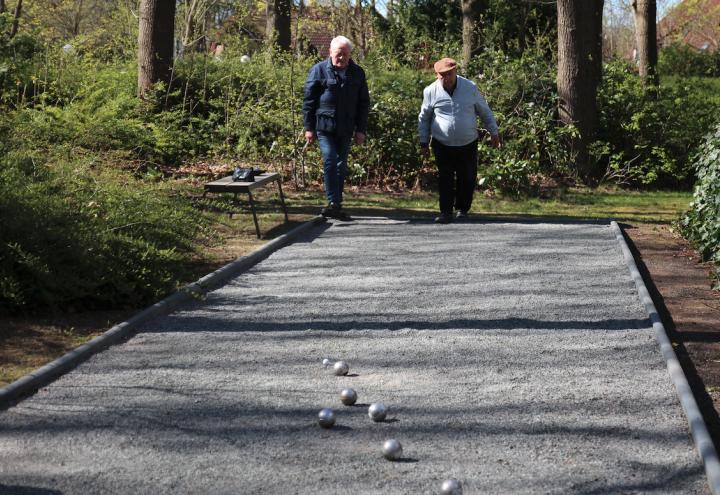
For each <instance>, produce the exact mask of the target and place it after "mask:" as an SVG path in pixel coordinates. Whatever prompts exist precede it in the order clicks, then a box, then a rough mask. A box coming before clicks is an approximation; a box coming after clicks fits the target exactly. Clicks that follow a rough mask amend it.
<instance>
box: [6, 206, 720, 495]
mask: <svg viewBox="0 0 720 495" xmlns="http://www.w3.org/2000/svg"><path fill="white" fill-rule="evenodd" d="M324 357H330V358H335V359H340V358H341V359H344V360H346V361H348V362H349V364H350V375H349V376H347V377H336V376H333V375H332V374H331V373H329V372H328V371H326V370H324V369H323V367H322V365H321V361H322V359H323V358H324ZM345 386H351V387H353V388H355V389H356V390H357V392H358V395H359V399H358V405H356V406H353V407H346V406H343V405H342V404H341V403H340V401H339V391H340V390H341V389H342V388H343V387H345ZM377 401H380V402H384V403H385V404H386V405H387V406H388V407H389V408H390V414H389V416H388V418H389V419H388V420H387V421H386V422H384V423H373V422H372V421H370V420H369V419H368V417H367V406H368V405H369V403H371V402H377ZM323 407H333V408H334V409H335V411H336V413H337V416H338V422H337V426H336V427H335V428H334V429H331V430H323V429H321V428H319V427H318V426H317V424H316V417H317V413H318V411H319V410H320V409H321V408H323ZM386 438H397V439H398V440H400V441H401V442H402V444H403V447H404V458H403V459H402V460H401V462H395V463H392V462H389V461H386V460H385V459H383V458H382V455H381V447H382V442H383V440H384V439H386ZM449 477H455V478H457V479H459V480H460V481H461V482H462V483H463V486H464V488H465V493H466V494H468V493H492V494H515V493H533V494H534V493H552V494H560V493H563V494H564V493H583V494H599V493H682V494H689V493H708V488H707V484H706V480H705V476H704V473H703V467H702V464H701V461H700V459H699V456H698V455H697V453H696V452H695V451H694V449H693V446H692V441H691V438H690V436H689V432H688V428H687V424H686V420H685V417H684V415H683V413H682V410H681V407H680V404H679V401H678V399H677V396H676V393H675V391H674V389H673V386H672V384H671V382H670V379H669V377H668V374H667V370H666V367H665V363H664V361H663V359H662V356H661V355H660V352H659V350H658V345H657V343H656V341H655V339H654V336H653V331H652V328H651V327H650V322H649V320H648V318H647V314H646V313H645V310H644V308H643V307H642V306H641V304H640V301H639V300H638V296H637V291H636V289H635V286H634V283H633V281H632V280H631V278H630V275H629V272H628V269H627V266H626V265H625V263H624V262H623V258H622V254H621V250H620V247H619V246H618V244H617V241H616V239H615V238H614V235H613V234H612V232H611V230H610V227H609V226H607V225H597V224H581V223H578V224H551V223H483V222H468V223H455V224H452V225H448V226H438V225H434V224H430V223H427V222H422V221H399V220H389V219H382V218H364V219H360V220H358V221H356V222H352V223H345V224H341V223H335V224H332V225H330V226H328V227H327V228H326V229H325V230H322V232H321V233H320V231H317V232H316V234H315V235H311V236H309V237H306V238H305V239H303V240H302V241H301V242H297V243H295V244H293V245H291V246H288V247H286V248H283V249H282V250H280V251H278V252H276V253H275V254H273V255H272V256H271V257H270V258H268V259H267V260H265V261H263V262H262V263H260V264H259V265H257V266H255V267H254V268H252V269H251V270H250V271H248V272H246V273H245V274H243V275H241V276H238V277H236V278H234V279H232V280H231V281H230V282H229V283H228V284H227V285H225V286H224V287H222V288H220V289H218V290H216V291H214V292H211V293H210V294H208V295H207V298H206V299H205V300H204V301H198V302H196V303H193V305H191V306H187V307H184V308H183V309H182V310H179V311H176V312H174V313H172V314H171V315H169V316H166V317H163V318H159V319H157V320H153V321H152V322H150V323H148V324H147V325H146V328H145V329H144V331H143V332H142V333H140V334H139V335H138V336H136V337H135V338H133V339H132V340H130V341H129V342H127V343H125V344H123V345H120V346H116V347H113V348H111V349H109V350H107V351H105V352H103V353H101V354H98V355H96V356H94V357H93V358H91V359H90V360H89V361H88V362H86V363H85V364H83V365H81V366H80V367H79V368H77V369H76V370H75V371H73V372H71V373H69V374H67V375H65V376H64V377H62V378H60V379H58V380H57V381H56V382H54V383H53V384H52V385H51V386H49V387H47V388H45V389H42V390H41V391H40V392H39V393H38V394H36V395H35V396H33V397H31V398H29V399H27V400H25V401H23V402H21V403H20V404H19V405H17V406H15V407H13V408H10V409H9V410H7V411H4V412H0V494H2V493H63V494H86V493H127V494H133V495H136V494H141V493H148V494H150V493H152V494H163V493H168V494H170V493H172V494H176V493H228V494H230V493H283V494H285V493H408V494H416V493H438V492H439V489H440V486H441V484H442V481H443V480H444V479H446V478H449Z"/></svg>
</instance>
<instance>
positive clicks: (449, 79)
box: [435, 69, 457, 90]
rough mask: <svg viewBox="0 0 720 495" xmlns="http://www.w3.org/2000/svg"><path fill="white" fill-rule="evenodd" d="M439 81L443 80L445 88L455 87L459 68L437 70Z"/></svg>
mask: <svg viewBox="0 0 720 495" xmlns="http://www.w3.org/2000/svg"><path fill="white" fill-rule="evenodd" d="M435 75H436V76H437V78H438V80H439V81H442V85H443V88H445V89H447V90H450V89H452V88H454V87H455V82H457V69H451V70H449V71H447V72H436V73H435Z"/></svg>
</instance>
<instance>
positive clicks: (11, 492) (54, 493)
mask: <svg viewBox="0 0 720 495" xmlns="http://www.w3.org/2000/svg"><path fill="white" fill-rule="evenodd" d="M0 495H62V492H61V491H58V490H50V489H47V488H37V487H34V486H19V485H0Z"/></svg>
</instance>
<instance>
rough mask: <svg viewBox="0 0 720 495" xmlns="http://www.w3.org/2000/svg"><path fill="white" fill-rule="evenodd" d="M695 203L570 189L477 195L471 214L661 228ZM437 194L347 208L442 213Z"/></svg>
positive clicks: (299, 196)
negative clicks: (542, 195) (541, 194)
mask: <svg viewBox="0 0 720 495" xmlns="http://www.w3.org/2000/svg"><path fill="white" fill-rule="evenodd" d="M290 197H291V204H292V205H298V206H299V205H306V206H307V205H313V206H315V207H317V206H319V205H322V204H323V203H324V198H323V195H322V193H321V192H319V191H313V192H302V193H290ZM691 200H692V193H690V192H666V191H643V192H634V191H623V190H613V189H606V190H603V189H600V190H590V189H571V190H568V191H565V192H563V193H558V195H557V196H556V197H553V198H550V199H539V198H527V199H512V198H503V197H493V198H488V197H485V196H483V194H482V193H477V194H476V195H475V200H474V202H473V208H472V212H473V213H475V214H486V215H487V214H489V215H497V216H504V215H507V216H532V217H558V218H574V219H599V218H603V219H604V218H607V219H613V220H618V221H633V222H661V223H667V222H672V221H674V220H677V219H678V217H679V215H680V214H681V213H682V212H684V211H685V210H686V209H687V208H688V204H689V203H690V201H691ZM437 205H438V200H437V194H435V193H427V192H420V193H411V192H407V193H402V194H398V193H372V192H348V193H346V195H345V205H344V206H345V207H346V208H348V209H349V210H351V211H354V212H356V214H373V213H374V214H378V215H383V214H385V215H393V214H396V215H403V214H418V215H422V214H427V215H431V214H433V213H435V212H436V211H437V208H438V207H437Z"/></svg>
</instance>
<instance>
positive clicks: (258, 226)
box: [248, 191, 260, 239]
mask: <svg viewBox="0 0 720 495" xmlns="http://www.w3.org/2000/svg"><path fill="white" fill-rule="evenodd" d="M248 197H249V198H250V210H251V211H252V214H253V222H255V233H256V234H257V238H258V239H260V225H258V219H257V214H256V213H255V202H254V201H253V197H252V191H248Z"/></svg>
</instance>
